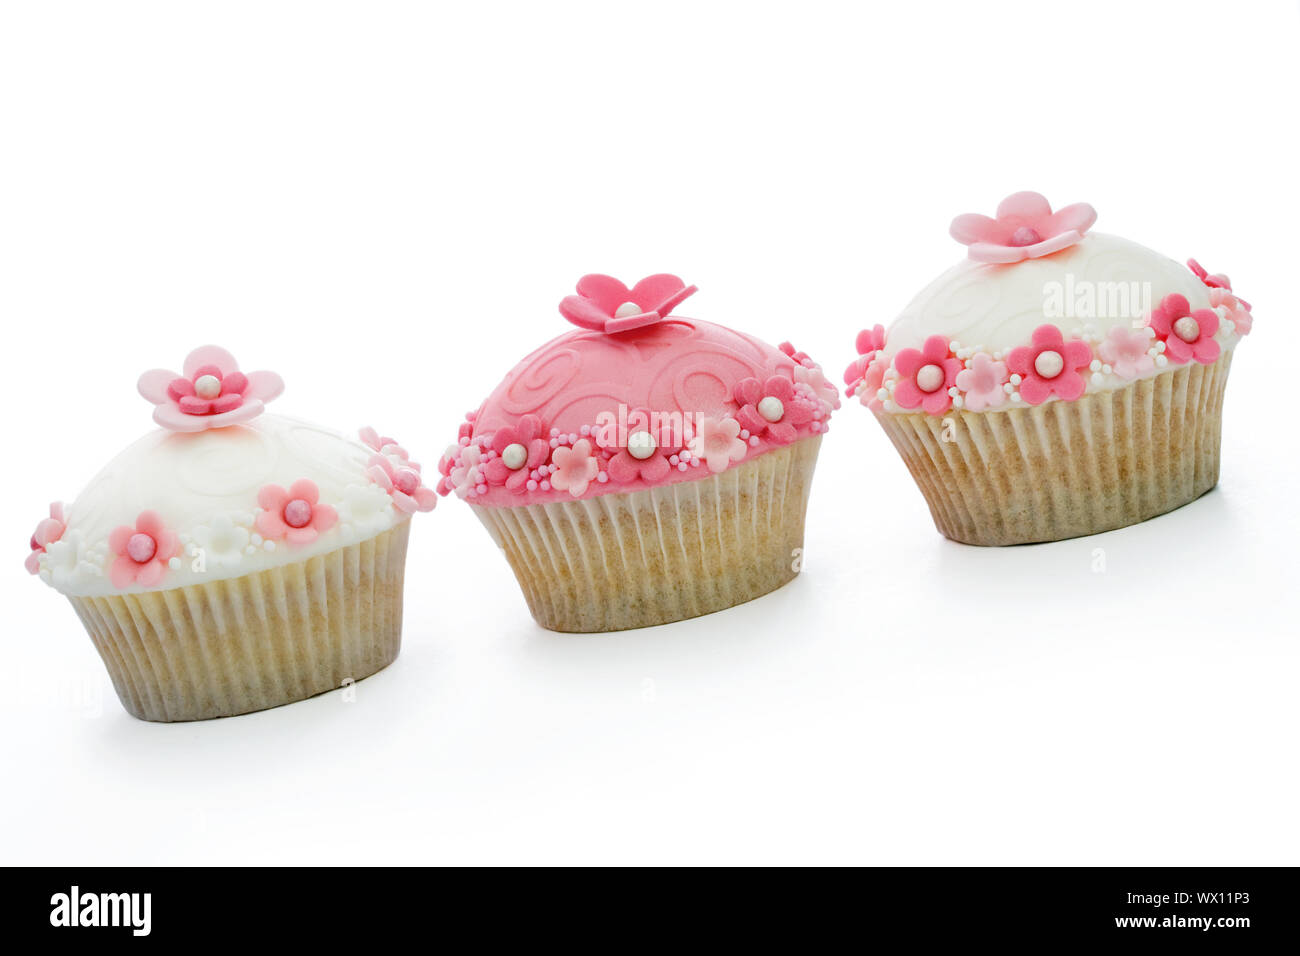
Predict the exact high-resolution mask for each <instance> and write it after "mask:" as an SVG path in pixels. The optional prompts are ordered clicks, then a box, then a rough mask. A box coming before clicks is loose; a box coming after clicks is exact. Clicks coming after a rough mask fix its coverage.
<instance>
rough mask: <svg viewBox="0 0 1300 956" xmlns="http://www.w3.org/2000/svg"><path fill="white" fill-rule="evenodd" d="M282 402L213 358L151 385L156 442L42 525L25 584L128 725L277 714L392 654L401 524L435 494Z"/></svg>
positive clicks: (213, 352) (373, 444)
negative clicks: (83, 656) (88, 651)
mask: <svg viewBox="0 0 1300 956" xmlns="http://www.w3.org/2000/svg"><path fill="white" fill-rule="evenodd" d="M283 387H284V386H283V383H282V382H281V380H280V377H279V376H278V375H276V374H275V373H273V372H248V373H244V372H241V371H240V370H239V366H238V364H237V363H236V362H235V359H234V357H233V356H232V355H230V353H229V352H226V351H225V350H224V349H220V348H217V347H215V346H206V347H204V348H200V349H196V350H195V351H193V352H191V353H190V355H189V357H188V358H187V359H186V360H185V365H184V370H183V374H179V375H178V374H177V373H175V372H169V371H165V370H163V369H154V370H153V371H149V372H146V373H145V374H144V375H142V376H141V377H140V381H139V390H140V394H141V395H143V396H144V397H145V398H146V399H148V401H149V402H150V403H152V404H153V406H154V410H153V418H154V421H155V422H156V423H157V424H158V425H160V426H161V427H160V428H159V429H157V430H155V431H153V432H151V433H149V434H147V435H145V436H144V437H143V438H141V439H140V440H139V441H137V442H135V443H134V444H133V445H130V446H129V447H128V448H127V449H126V450H125V451H123V452H122V453H121V454H120V455H118V456H117V457H116V458H115V459H113V461H111V462H110V463H109V464H108V466H107V467H105V468H104V469H103V470H102V471H101V472H100V473H99V474H98V475H97V476H96V477H95V478H94V479H92V480H91V482H90V484H89V485H87V486H86V488H85V490H83V491H82V492H81V494H80V495H79V496H78V497H77V499H76V500H75V501H74V502H73V503H72V504H71V505H66V506H65V505H62V504H55V505H52V506H51V508H50V513H49V516H48V517H47V518H44V519H43V520H42V521H41V522H40V523H39V524H38V525H37V527H36V532H35V534H34V535H33V536H32V540H31V551H30V554H29V555H28V557H27V569H28V571H30V572H32V573H33V574H36V575H39V576H40V578H41V579H42V580H44V581H45V582H46V583H47V584H49V585H50V586H51V587H53V588H54V589H55V590H57V591H59V592H60V593H62V594H63V595H64V596H66V597H67V598H68V600H69V601H70V602H71V603H72V606H73V608H74V609H75V610H76V612H77V615H78V616H79V617H80V618H81V622H82V624H83V625H84V626H85V628H86V630H87V631H88V632H89V634H90V638H91V640H92V641H93V642H94V644H95V647H96V649H97V650H98V651H99V654H100V656H101V657H102V658H103V660H104V664H105V665H106V666H107V667H108V672H109V675H110V676H111V677H112V680H113V686H114V687H115V688H116V690H117V694H118V697H119V698H120V699H121V701H122V705H123V706H124V707H125V708H126V709H127V710H128V711H130V713H132V714H133V715H135V716H136V717H140V718H143V719H145V720H163V721H171V720H201V719H205V718H208V717H224V716H229V715H231V714H242V713H247V712H249V711H254V710H262V709H264V708H267V707H275V706H277V705H279V704H285V703H288V702H290V701H294V700H300V699H302V698H304V697H311V696H312V695H314V694H319V693H321V692H323V691H327V690H330V689H331V688H336V687H339V686H341V685H344V684H346V683H347V682H349V681H356V680H360V679H361V678H363V677H367V676H369V675H370V674H373V673H375V672H376V671H378V670H380V669H381V668H383V667H385V666H386V665H387V664H389V663H391V662H392V660H393V658H395V657H396V656H397V651H398V647H399V645H400V642H401V631H402V579H403V572H404V566H405V561H406V543H407V535H408V534H409V529H410V524H409V521H408V519H409V518H410V517H411V515H412V513H414V512H415V511H427V510H429V509H431V508H432V507H433V506H434V503H435V502H436V500H437V499H436V496H435V495H434V493H433V490H432V489H430V488H427V487H425V486H424V484H423V482H422V481H421V478H420V466H419V465H418V464H416V463H415V462H413V461H411V460H410V458H409V457H408V455H407V453H406V452H405V451H404V450H403V449H402V448H401V447H400V446H399V445H398V444H397V443H396V442H394V441H392V440H391V439H389V438H383V437H380V436H379V435H378V434H377V433H376V432H375V431H373V430H372V429H364V430H363V431H362V432H361V433H360V434H359V435H358V437H357V438H355V439H353V438H347V437H344V436H343V435H340V434H338V433H336V432H333V431H329V430H327V429H324V428H319V427H317V426H315V425H310V424H307V423H306V422H300V421H295V420H292V419H289V418H281V417H278V416H275V415H268V414H264V408H265V405H266V403H267V402H270V401H271V400H272V399H274V398H275V397H276V396H278V395H279V394H280V392H281V391H282V390H283Z"/></svg>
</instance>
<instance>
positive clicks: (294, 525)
mask: <svg viewBox="0 0 1300 956" xmlns="http://www.w3.org/2000/svg"><path fill="white" fill-rule="evenodd" d="M319 501H320V489H319V488H317V487H316V482H314V481H311V480H310V479H307V478H300V479H298V480H297V481H295V482H294V483H293V484H292V485H290V486H289V489H288V490H287V491H286V490H285V489H284V488H281V487H280V486H279V485H265V486H263V488H262V490H261V491H259V492H258V493H257V503H258V505H260V506H261V508H262V513H261V514H259V515H258V516H257V522H256V524H257V531H258V534H260V535H261V536H262V537H263V538H266V539H268V540H271V541H279V540H281V539H283V540H285V541H287V542H289V544H293V545H304V544H311V543H312V542H313V541H315V540H316V538H317V537H319V536H320V535H321V534H323V533H324V532H326V531H328V530H329V529H330V528H332V527H334V525H335V524H337V523H338V520H339V515H338V512H337V511H335V510H334V509H333V508H332V507H331V506H329V505H322V504H319Z"/></svg>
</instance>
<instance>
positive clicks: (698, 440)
mask: <svg viewBox="0 0 1300 956" xmlns="http://www.w3.org/2000/svg"><path fill="white" fill-rule="evenodd" d="M739 436H740V422H738V421H736V419H734V418H701V419H700V420H699V422H698V423H697V424H696V429H695V437H694V438H692V439H691V454H692V455H694V456H695V457H697V458H699V459H701V460H702V461H703V462H704V463H705V464H706V465H708V466H709V471H712V472H721V471H726V470H727V467H728V466H729V465H730V464H731V463H732V462H733V461H740V460H741V459H742V458H744V457H745V451H746V449H747V448H748V447H749V446H748V445H746V444H745V442H744V441H743V440H742V439H741V438H740V437H739Z"/></svg>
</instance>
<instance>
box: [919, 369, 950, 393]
mask: <svg viewBox="0 0 1300 956" xmlns="http://www.w3.org/2000/svg"><path fill="white" fill-rule="evenodd" d="M942 385H943V369H941V368H939V366H937V365H934V364H933V363H932V364H930V365H922V366H921V367H920V369H918V370H917V373H916V387H917V388H919V389H920V390H921V391H923V392H937V391H938V390H939V389H940V387H942Z"/></svg>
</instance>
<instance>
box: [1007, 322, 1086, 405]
mask: <svg viewBox="0 0 1300 956" xmlns="http://www.w3.org/2000/svg"><path fill="white" fill-rule="evenodd" d="M1030 341H1031V342H1032V344H1031V345H1022V346H1020V348H1016V349H1012V350H1011V352H1010V353H1009V354H1008V355H1007V368H1009V369H1010V370H1011V371H1012V372H1013V373H1015V374H1016V375H1019V376H1020V385H1019V386H1017V387H1018V388H1019V390H1020V397H1021V398H1023V399H1024V400H1025V401H1026V402H1028V403H1029V404H1030V405H1041V404H1042V403H1043V402H1045V401H1047V399H1048V397H1049V396H1051V395H1055V396H1056V397H1057V398H1063V399H1065V400H1066V401H1067V402H1069V401H1074V399H1076V398H1078V397H1079V396H1080V395H1082V394H1083V392H1084V389H1085V388H1087V382H1086V381H1084V378H1083V372H1084V371H1085V370H1087V368H1088V366H1089V365H1091V364H1092V349H1091V348H1090V347H1089V345H1088V343H1087V342H1085V341H1083V340H1082V339H1071V340H1070V341H1069V342H1067V341H1065V338H1064V336H1062V335H1061V330H1060V329H1058V328H1057V327H1056V326H1054V325H1040V326H1039V327H1038V328H1036V329H1034V334H1033V336H1032V337H1031V339H1030Z"/></svg>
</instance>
